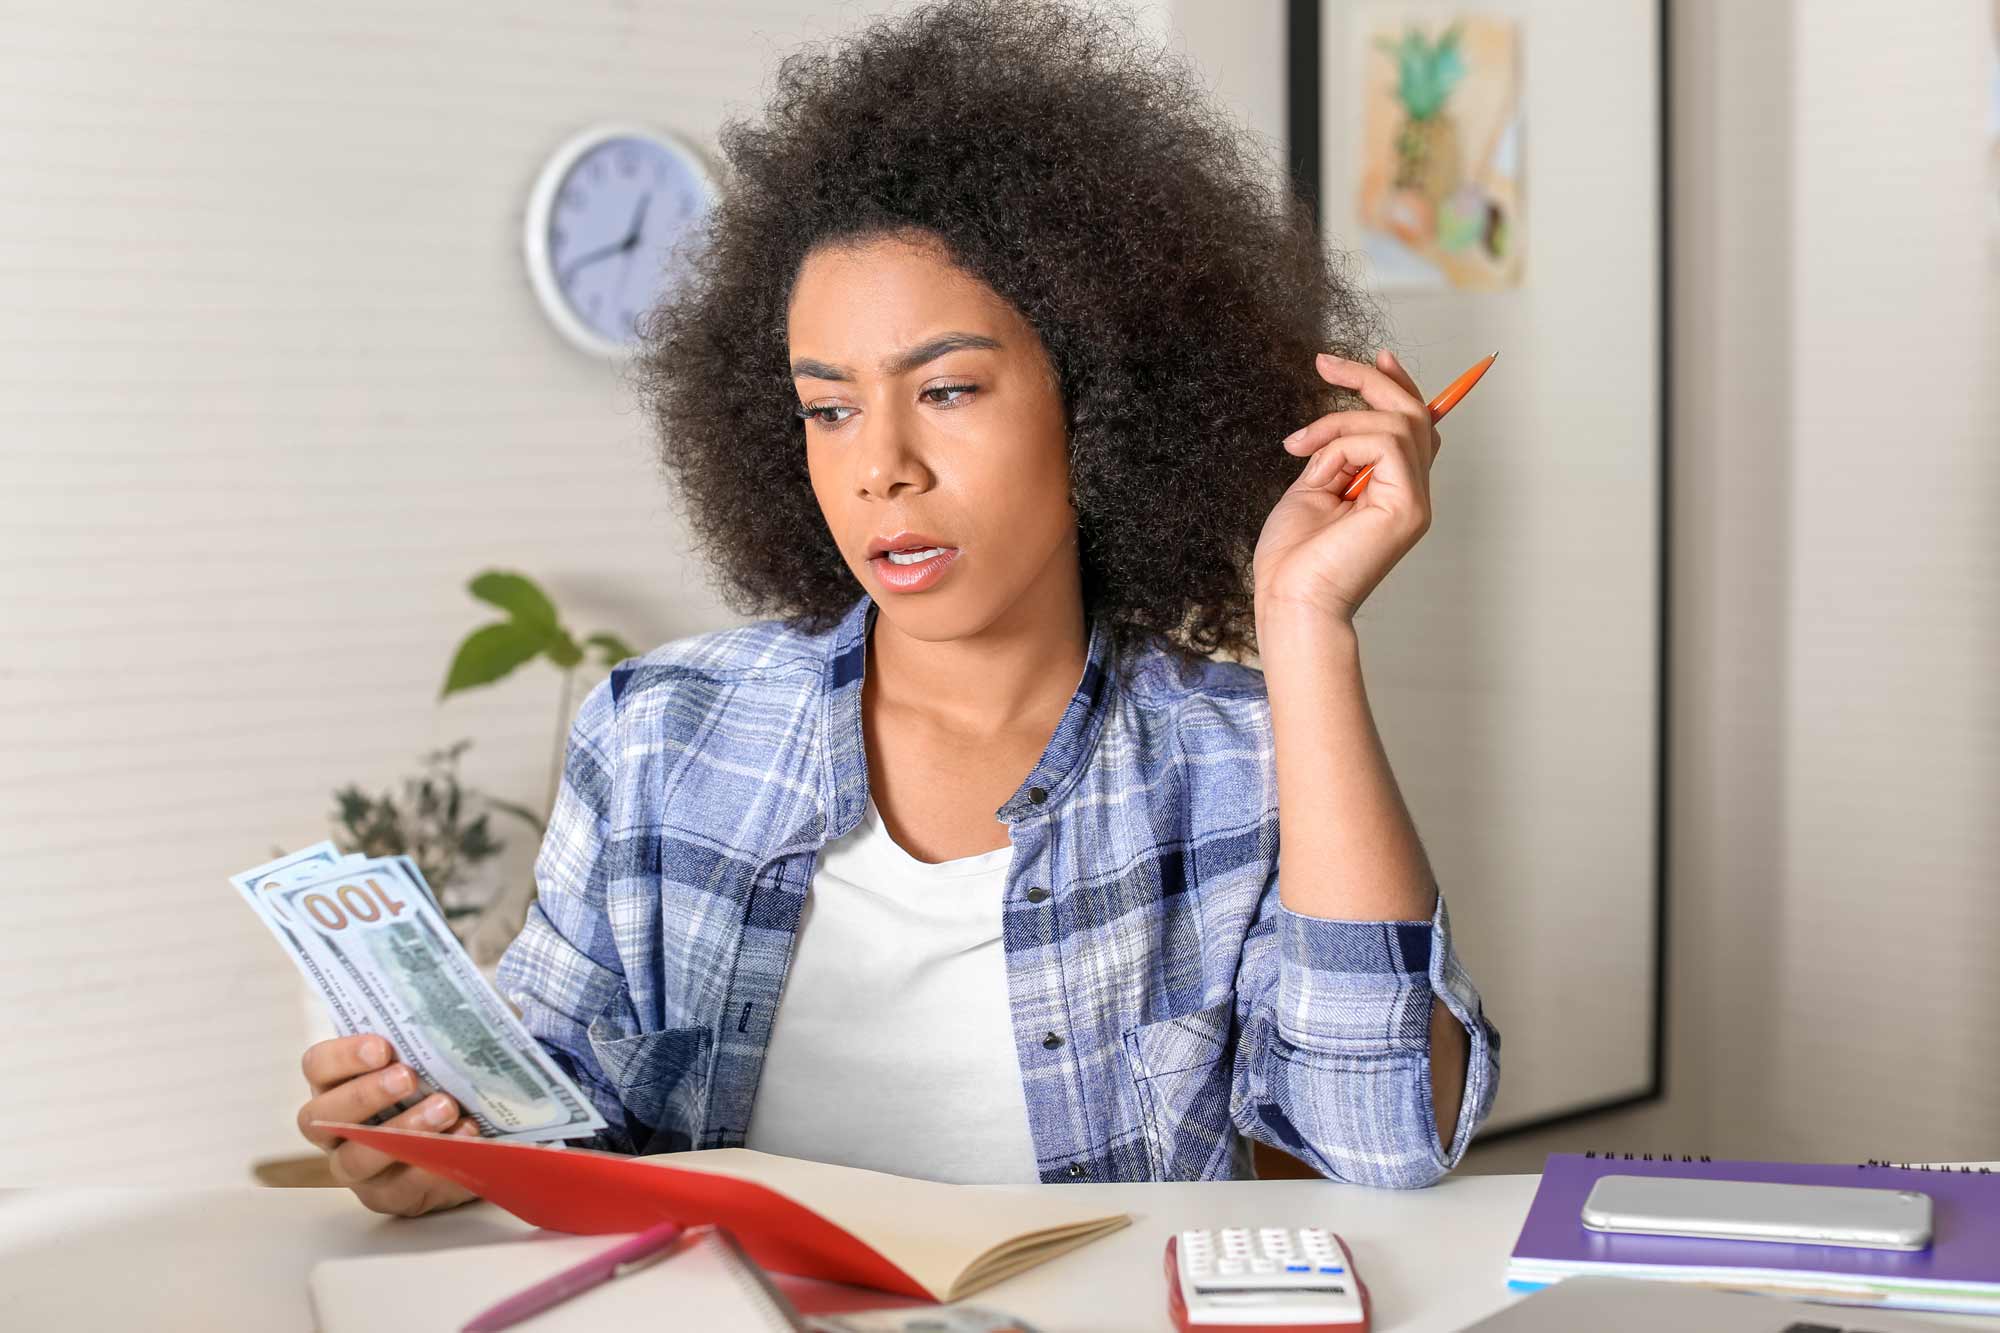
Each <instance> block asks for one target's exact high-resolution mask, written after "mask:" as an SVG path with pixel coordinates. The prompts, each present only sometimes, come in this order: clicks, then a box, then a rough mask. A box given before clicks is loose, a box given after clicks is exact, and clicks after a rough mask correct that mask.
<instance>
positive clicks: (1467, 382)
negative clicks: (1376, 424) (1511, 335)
mask: <svg viewBox="0 0 2000 1333" xmlns="http://www.w3.org/2000/svg"><path fill="white" fill-rule="evenodd" d="M1498 355H1500V353H1498V352H1494V353H1492V354H1490V355H1489V356H1487V358H1486V359H1485V360H1483V361H1481V362H1480V363H1479V364H1478V365H1476V366H1474V367H1473V368H1472V369H1470V370H1468V371H1466V372H1465V373H1464V374H1463V375H1460V376H1459V377H1458V378H1457V379H1455V380H1453V381H1452V382H1451V383H1450V384H1447V385H1445V387H1444V392H1443V393H1441V394H1439V395H1438V396H1437V397H1435V398H1433V399H1431V400H1430V402H1429V404H1427V406H1429V408H1430V410H1431V424H1432V425H1436V424H1437V423H1438V422H1440V421H1443V420H1444V414H1445V413H1447V412H1449V411H1451V409H1452V408H1454V407H1457V406H1458V400H1459V399H1461V398H1463V397H1465V395H1467V394H1469V393H1471V392H1472V386H1473V385H1475V384H1477V383H1479V377H1480V376H1481V375H1484V374H1485V373H1486V368H1487V367H1488V366H1490V365H1492V364H1493V358H1494V357H1496V356H1498ZM1374 470H1375V465H1374V464H1373V463H1370V464H1369V465H1368V466H1367V467H1365V468H1362V469H1361V471H1359V472H1357V473H1355V474H1354V480H1353V481H1351V482H1349V483H1348V486H1347V490H1346V491H1345V492H1343V493H1342V494H1341V497H1340V498H1341V499H1343V500H1352V499H1353V498H1354V497H1355V496H1357V495H1359V494H1361V492H1362V491H1364V490H1366V489H1368V474H1369V473H1371V472H1373V471H1374Z"/></svg>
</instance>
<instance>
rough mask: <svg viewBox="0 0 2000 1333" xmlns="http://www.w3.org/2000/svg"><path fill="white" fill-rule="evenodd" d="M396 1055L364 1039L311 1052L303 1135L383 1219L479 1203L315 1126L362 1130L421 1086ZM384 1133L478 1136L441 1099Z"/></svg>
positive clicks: (450, 1184)
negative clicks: (339, 1124) (324, 1123)
mask: <svg viewBox="0 0 2000 1333" xmlns="http://www.w3.org/2000/svg"><path fill="white" fill-rule="evenodd" d="M395 1056H396V1053H395V1052H394V1051H392V1050H390V1049H389V1043H388V1042H387V1041H384V1040H383V1039H382V1038H381V1037H377V1036H373V1035H371V1034H366V1033H364V1034H361V1035H359V1036H353V1037H336V1038H334V1039H333V1040H331V1041H323V1042H320V1043H318V1044H317V1045H314V1046H309V1047H307V1048H306V1054H305V1059H304V1060H303V1061H302V1062H301V1064H302V1065H303V1067H304V1069H305V1075H306V1085H307V1086H308V1087H310V1088H311V1089H312V1098H311V1100H309V1101H308V1102H306V1104H305V1105H304V1106H301V1107H300V1108H299V1133H301V1134H303V1135H305V1136H306V1139H307V1141H309V1142H310V1143H312V1144H313V1146H314V1147H317V1148H324V1149H325V1150H326V1151H327V1153H328V1154H329V1157H328V1167H329V1169H330V1170H331V1171H332V1172H333V1178H334V1180H335V1181H336V1182H337V1183H339V1184H342V1185H345V1186H347V1188H349V1189H351V1190H353V1191H354V1193H355V1196H356V1197H357V1198H359V1199H360V1200H361V1202H363V1203H365V1204H367V1205H368V1206H369V1207H370V1208H372V1209H374V1210H375V1211H376V1212H378V1213H394V1214H396V1215H397V1216H399V1217H416V1216H418V1215H419V1214H422V1213H429V1212H435V1211H437V1210H438V1209H440V1208H451V1207H455V1206H456V1205H458V1204H461V1203H464V1202H466V1201H467V1200H469V1199H472V1198H474V1197H476V1196H475V1195H474V1194H473V1192H472V1191H471V1190H469V1189H467V1188H465V1186H463V1185H460V1184H458V1183H456V1182H454V1181H450V1180H446V1179H444V1178H443V1177H442V1176H434V1175H432V1174H431V1173H430V1172H428V1171H424V1170H420V1169H419V1168H417V1167H414V1166H409V1165H407V1164H405V1163H403V1162H399V1161H397V1160H396V1159H395V1158H393V1157H389V1156H387V1155H385V1154H383V1153H379V1152H377V1151H375V1149H373V1148H370V1147H368V1146H367V1145H366V1144H361V1143H350V1142H348V1141H347V1140H346V1139H343V1138H341V1137H340V1136H339V1135H337V1134H330V1133H328V1132H327V1131H326V1130H324V1129H320V1128H318V1127H317V1126H315V1125H314V1124H313V1121H315V1120H340V1121H345V1122H347V1123H349V1124H359V1123H362V1122H364V1121H366V1120H367V1119H368V1118H369V1117H370V1116H372V1115H375V1114H376V1113H377V1112H379V1111H381V1110H383V1109H384V1108H385V1107H390V1106H394V1105H395V1104H396V1103H397V1102H400V1101H402V1100H403V1098H405V1097H407V1096H409V1095H410V1093H411V1091H412V1090H413V1089H414V1088H415V1087H416V1086H417V1077H416V1074H415V1073H414V1072H413V1071H412V1070H411V1069H410V1067H409V1066H408V1065H405V1064H400V1063H398V1062H397V1060H396V1058H395ZM387 1127H388V1128H390V1129H418V1130H428V1131H430V1132H431V1133H434V1134H465V1135H470V1136H472V1137H475V1138H476V1137H478V1134H479V1126H478V1125H476V1124H474V1123H473V1122H472V1121H471V1120H470V1119H467V1118H465V1117H462V1116H460V1115H459V1112H458V1103H456V1102H454V1101H453V1100H452V1099H451V1098H450V1097H448V1096H446V1095H445V1094H444V1093H441V1092H439V1093H433V1094H432V1095H431V1096H429V1097H426V1098H425V1099H424V1100H423V1101H421V1102H419V1103H418V1104H417V1105H415V1106H412V1107H411V1108H410V1109H409V1110H407V1111H405V1112H403V1113H402V1114H401V1115H399V1116H397V1117H396V1118H395V1119H393V1120H391V1121H389V1122H388V1123H387Z"/></svg>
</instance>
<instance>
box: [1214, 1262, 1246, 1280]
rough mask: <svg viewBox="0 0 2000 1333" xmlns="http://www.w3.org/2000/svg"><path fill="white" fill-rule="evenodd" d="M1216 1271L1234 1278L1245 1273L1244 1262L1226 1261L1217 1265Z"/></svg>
mask: <svg viewBox="0 0 2000 1333" xmlns="http://www.w3.org/2000/svg"><path fill="white" fill-rule="evenodd" d="M1216 1269H1217V1271H1219V1272H1221V1273H1224V1274H1227V1275H1229V1276H1232V1277H1233V1276H1234V1275H1236V1274H1238V1273H1241V1272H1242V1271H1243V1261H1242V1260H1241V1259H1224V1260H1223V1261H1222V1262H1221V1263H1219V1264H1217V1265H1216Z"/></svg>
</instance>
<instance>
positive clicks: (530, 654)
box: [438, 620, 545, 699]
mask: <svg viewBox="0 0 2000 1333" xmlns="http://www.w3.org/2000/svg"><path fill="white" fill-rule="evenodd" d="M544 646H545V643H544V641H543V639H542V638H541V637H539V636H538V635H537V634H536V632H535V630H534V629H532V628H530V627H527V626H523V625H521V624H520V623H519V622H517V621H512V620H508V621H501V622H499V623H497V624H493V625H484V626H481V627H480V628H479V629H476V630H474V631H472V633H470V634H468V635H466V636H465V642H464V643H461V644H459V645H458V653H457V655H456V656H455V657H453V658H452V661H451V670H450V671H449V672H448V673H447V674H446V675H445V679H444V689H443V690H441V691H440V692H439V693H438V697H439V698H440V699H442V698H444V697H445V696H446V695H449V694H455V693H457V692H458V691H459V690H469V689H471V688H473V687H474V686H475V685H491V684H492V683H493V682H494V681H496V680H499V679H500V678H501V677H503V676H505V675H506V674H507V673H508V672H510V671H512V670H513V669H514V668H515V667H517V666H520V665H521V664H522V663H523V662H527V661H530V660H532V659H533V658H534V656H535V655H536V654H537V653H539V652H541V651H542V649H543V647H544Z"/></svg>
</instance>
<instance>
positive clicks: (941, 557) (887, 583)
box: [868, 546, 959, 592]
mask: <svg viewBox="0 0 2000 1333" xmlns="http://www.w3.org/2000/svg"><path fill="white" fill-rule="evenodd" d="M958 554H959V553H958V548H957V547H955V546H947V547H945V548H944V550H943V552H942V553H940V554H938V555H934V556H932V557H931V558H930V559H928V560H924V561H920V562H919V563H917V564H914V565H899V564H897V563H896V562H895V561H893V560H891V559H889V555H888V553H887V552H886V551H885V552H883V553H882V554H881V555H878V556H874V557H872V558H870V559H869V561H868V565H869V567H870V568H871V569H873V570H874V571H875V579H876V582H878V583H880V584H881V585H882V586H883V587H885V588H888V589H889V590H891V591H892V592H922V591H923V590H924V589H926V588H929V587H932V586H934V585H935V584H936V583H937V582H938V580H939V579H942V578H943V577H944V576H945V574H946V573H947V572H949V571H950V569H951V567H952V566H953V565H955V564H957V563H958Z"/></svg>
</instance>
